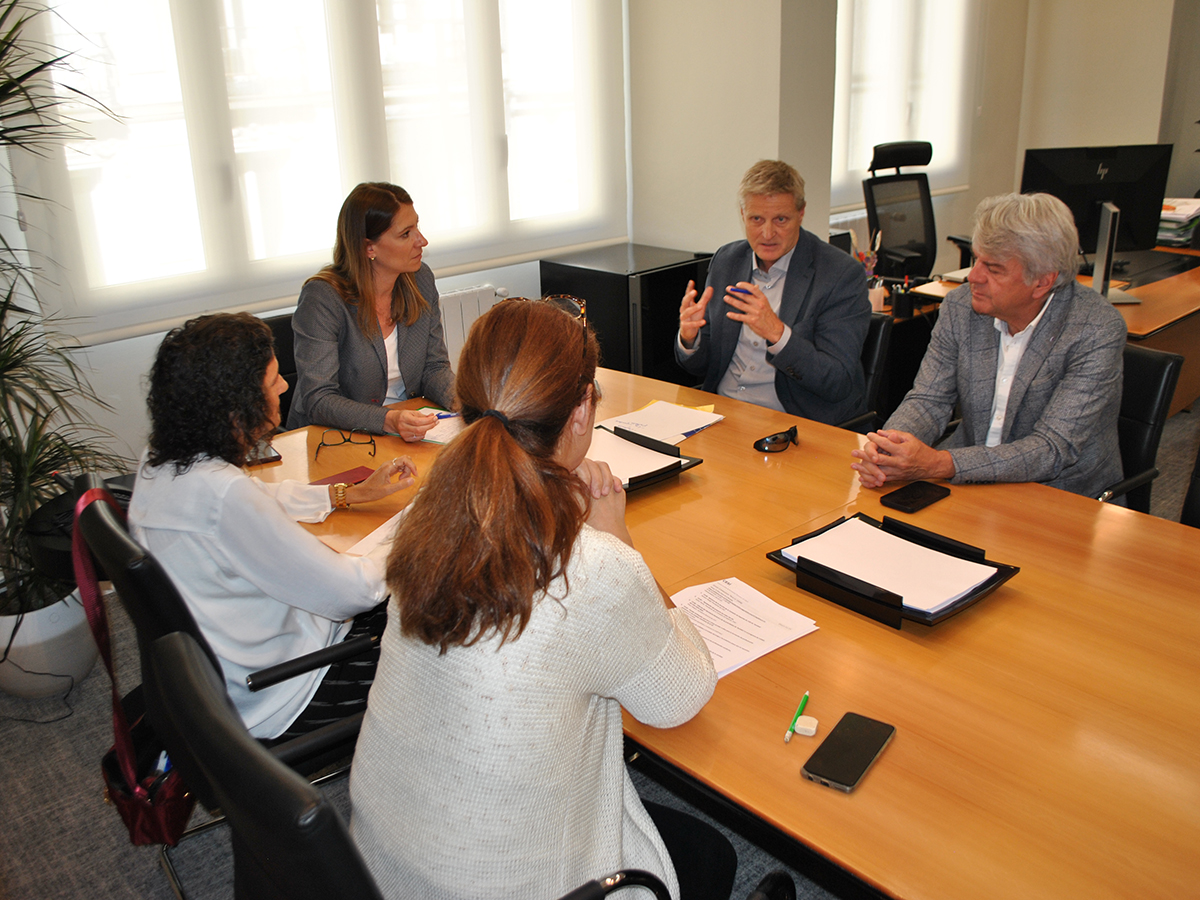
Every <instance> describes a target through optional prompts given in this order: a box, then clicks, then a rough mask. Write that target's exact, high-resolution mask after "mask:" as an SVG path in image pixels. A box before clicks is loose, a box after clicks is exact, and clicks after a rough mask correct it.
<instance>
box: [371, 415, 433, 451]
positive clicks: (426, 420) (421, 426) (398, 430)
mask: <svg viewBox="0 0 1200 900" xmlns="http://www.w3.org/2000/svg"><path fill="white" fill-rule="evenodd" d="M436 424H437V416H435V415H433V414H432V413H423V412H420V411H419V410H415V409H389V410H388V413H387V417H386V418H385V419H384V427H385V428H386V429H387V430H388V431H389V432H391V433H392V434H398V435H400V437H402V438H403V439H404V440H406V441H408V442H409V443H410V444H412V443H416V442H417V441H420V440H423V439H424V438H425V432H427V431H429V429H430V428H432V427H433V426H434V425H436Z"/></svg>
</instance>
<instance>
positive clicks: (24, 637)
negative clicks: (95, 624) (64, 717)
mask: <svg viewBox="0 0 1200 900" xmlns="http://www.w3.org/2000/svg"><path fill="white" fill-rule="evenodd" d="M19 618H20V619H21V626H20V628H19V629H17V636H16V638H15V639H13V643H12V646H11V647H9V650H8V657H7V658H6V659H5V660H4V662H3V663H0V690H2V691H4V692H5V693H6V694H11V695H13V696H14V697H25V698H35V697H49V696H51V695H53V694H64V693H66V692H67V690H68V689H69V688H70V687H72V686H73V685H76V684H79V682H81V681H82V680H83V679H84V678H86V677H87V674H88V673H89V672H90V671H92V666H93V665H95V663H96V657H97V656H98V655H99V651H98V650H97V649H96V642H95V641H94V640H93V639H92V632H91V629H89V628H88V623H87V614H86V613H85V612H84V611H83V603H82V602H80V599H79V592H78V591H73V592H72V593H70V594H68V595H67V596H66V597H64V598H63V599H62V600H60V601H59V602H58V603H55V604H52V605H51V606H47V607H44V608H43V609H39V610H36V611H35V612H31V613H25V615H24V617H23V618H21V617H18V616H0V654H2V653H3V650H4V648H5V647H8V641H9V637H10V636H11V635H12V632H13V628H14V627H15V626H16V624H17V621H18V619H19ZM22 670H24V671H22ZM32 673H47V674H32ZM64 676H69V677H64Z"/></svg>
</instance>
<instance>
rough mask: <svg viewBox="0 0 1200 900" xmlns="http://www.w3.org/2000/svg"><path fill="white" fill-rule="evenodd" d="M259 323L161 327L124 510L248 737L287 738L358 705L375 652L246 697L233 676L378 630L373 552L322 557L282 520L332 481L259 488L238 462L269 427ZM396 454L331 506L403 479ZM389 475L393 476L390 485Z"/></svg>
mask: <svg viewBox="0 0 1200 900" xmlns="http://www.w3.org/2000/svg"><path fill="white" fill-rule="evenodd" d="M285 390H287V383H286V382H285V381H284V380H283V378H281V377H280V375H279V364H278V362H277V361H276V360H275V353H274V349H273V345H272V338H271V329H270V328H269V327H268V326H267V325H266V324H265V323H264V322H262V321H261V320H260V319H256V318H255V317H254V316H251V315H249V314H247V313H238V314H235V315H212V316H202V317H200V318H198V319H193V320H191V321H190V322H188V323H187V324H185V325H183V326H182V327H180V328H176V329H175V330H174V331H172V332H170V333H169V334H168V335H167V336H166V338H165V339H164V340H163V342H162V346H160V347H159V349H158V355H157V357H156V359H155V361H154V366H153V368H152V369H151V370H150V394H149V397H148V400H147V405H148V406H149V410H150V421H151V432H150V446H149V447H148V449H147V450H146V453H145V454H144V456H143V457H142V461H141V465H140V466H139V468H138V476H137V483H136V485H135V486H134V490H133V499H132V501H131V503H130V507H129V524H130V529H131V531H132V533H133V536H134V537H135V538H136V539H137V540H138V541H140V542H141V543H142V544H143V545H144V546H146V547H147V548H148V549H149V550H150V552H151V553H153V554H154V556H155V557H156V558H157V559H158V561H159V563H160V564H161V565H162V566H163V568H164V569H166V571H167V573H168V574H169V575H170V576H171V580H172V581H173V582H174V583H175V585H176V587H178V589H179V592H180V593H181V594H182V595H183V598H184V600H185V601H186V602H187V604H188V608H189V609H190V610H191V612H192V615H193V616H195V618H196V623H197V624H198V625H199V627H200V630H201V631H202V632H203V633H204V636H205V637H206V638H207V639H208V642H209V644H210V645H211V646H212V649H213V652H214V653H216V655H217V657H218V658H219V659H220V661H221V667H222V669H223V670H224V675H225V685H226V688H227V689H228V691H229V696H230V697H231V698H232V699H233V701H234V704H235V705H236V706H237V708H238V712H240V713H241V715H242V719H243V720H244V721H245V723H246V727H247V728H248V729H249V730H250V733H251V734H253V735H255V736H256V737H263V738H274V737H281V736H283V737H290V736H293V735H296V734H301V733H304V732H305V731H311V730H312V729H313V728H316V727H318V726H319V725H321V724H323V722H324V721H328V720H329V719H332V718H338V717H341V716H344V715H348V714H350V713H352V712H355V711H358V710H361V709H362V708H363V707H364V706H365V705H366V694H367V690H368V689H369V686H370V682H371V679H372V678H373V677H374V670H375V659H374V658H368V657H358V658H356V659H354V660H351V661H350V662H348V663H344V664H342V665H341V666H334V667H332V668H330V669H328V670H320V671H316V672H311V673H308V674H307V675H302V676H300V677H298V678H293V679H290V680H288V681H286V682H283V683H282V684H279V685H277V686H275V687H271V688H268V689H266V690H264V691H261V692H259V693H255V694H251V693H250V691H249V690H248V688H247V687H246V675H247V674H249V673H250V672H253V671H256V670H258V669H262V668H265V667H267V666H271V665H274V664H276V663H280V662H283V661H284V660H287V659H292V658H293V657H296V656H300V655H301V654H304V653H308V652H310V651H313V650H319V649H321V648H323V647H328V646H330V645H332V644H334V643H336V642H337V641H341V640H343V639H345V638H347V637H350V636H357V635H358V634H363V633H371V632H375V633H382V630H383V624H384V621H385V618H386V613H385V611H384V607H383V603H382V601H383V600H384V597H385V596H386V594H387V588H386V586H385V585H384V568H383V564H384V559H385V556H386V550H381V551H380V552H379V553H378V554H377V555H374V556H371V555H368V556H365V557H361V558H359V557H351V556H344V555H342V554H339V553H336V552H334V551H333V550H331V549H330V548H328V547H326V546H325V545H324V544H322V543H321V542H320V541H319V540H317V538H316V537H314V536H313V535H311V534H309V533H308V532H307V531H305V530H304V529H303V528H301V527H300V526H299V525H297V524H296V523H297V522H298V521H300V522H320V521H322V520H324V519H325V518H326V517H327V516H328V515H329V514H330V513H331V512H332V511H333V508H334V501H335V489H334V488H333V486H324V485H307V484H301V483H299V482H295V481H284V482H281V483H279V484H267V483H264V482H262V481H259V480H258V479H257V478H253V477H251V476H249V475H247V474H246V473H245V472H244V471H243V470H242V466H244V465H245V464H246V461H247V457H248V454H249V453H250V451H251V449H252V448H253V447H254V446H255V444H256V443H257V442H258V441H259V440H260V439H261V438H263V437H265V436H266V435H268V434H270V433H271V432H272V431H273V430H274V429H275V428H277V427H278V426H279V397H280V395H281V394H282V393H283V392H284V391H285ZM415 475H416V468H415V467H414V466H413V463H412V460H411V459H409V458H408V457H401V458H398V459H393V460H392V461H391V462H389V463H387V464H386V465H383V466H380V467H379V468H378V469H376V470H375V472H374V473H373V474H372V475H371V476H370V477H369V478H367V479H366V480H365V481H363V482H362V483H360V484H357V485H352V486H350V487H349V488H345V493H344V498H341V505H344V506H348V505H351V504H358V503H367V502H370V501H372V500H378V499H380V498H382V497H385V496H387V495H388V494H391V493H393V492H395V491H397V490H400V489H401V488H404V487H408V486H409V485H411V484H412V483H413V481H414V476H415ZM393 478H398V480H397V481H393V480H392V479H393Z"/></svg>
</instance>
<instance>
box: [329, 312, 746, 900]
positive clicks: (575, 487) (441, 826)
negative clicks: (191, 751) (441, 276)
mask: <svg viewBox="0 0 1200 900" xmlns="http://www.w3.org/2000/svg"><path fill="white" fill-rule="evenodd" d="M598 352H599V348H598V345H597V343H596V338H595V336H594V335H593V334H592V333H591V332H590V331H589V330H588V329H587V328H586V326H585V325H584V323H583V322H582V321H581V320H580V319H578V318H571V317H570V316H569V315H567V314H566V313H565V312H564V311H563V310H560V309H557V308H555V306H553V305H551V304H550V303H544V302H524V303H521V302H516V301H512V300H509V301H505V302H502V303H499V304H497V305H496V306H494V307H493V308H492V309H491V310H490V311H489V312H487V313H486V314H485V315H483V316H481V317H480V318H479V319H478V320H477V321H476V322H475V325H474V326H473V327H472V328H471V333H470V336H469V337H468V339H467V342H466V346H464V348H463V351H462V356H461V358H460V363H459V371H458V378H457V380H456V382H455V391H456V392H457V394H458V398H459V402H460V403H461V406H462V415H463V421H464V422H465V423H466V426H467V427H466V429H465V430H464V431H463V433H462V434H460V435H459V436H458V437H456V438H455V439H454V440H453V441H452V442H451V443H450V444H449V445H447V446H446V448H445V449H444V450H443V451H442V452H441V454H440V455H439V456H438V458H437V460H436V462H434V464H433V466H432V467H431V469H430V473H429V476H428V479H427V481H426V484H425V486H424V487H423V489H422V490H421V492H420V493H419V494H418V495H417V497H416V498H415V499H414V500H413V502H412V505H411V506H410V510H411V512H410V513H409V514H408V515H407V516H406V517H405V519H404V521H403V522H402V524H401V525H400V529H399V531H398V532H397V534H396V539H395V542H394V544H393V549H392V554H391V556H390V557H389V559H388V584H389V586H390V587H391V588H392V597H393V602H392V603H391V604H389V615H390V616H391V623H390V624H389V626H388V629H387V632H386V633H385V634H384V637H383V652H382V655H381V657H380V663H379V673H378V677H377V679H376V681H375V685H374V687H373V688H372V691H371V705H370V707H369V708H368V710H367V715H366V719H365V720H364V722H363V729H362V735H361V737H360V738H359V742H358V748H357V750H356V752H355V756H354V773H353V775H352V776H351V782H350V795H351V798H352V801H353V805H354V817H353V820H352V822H351V828H352V830H353V832H354V837H355V841H356V843H357V844H358V847H359V849H360V850H361V851H362V854H363V857H364V858H365V859H366V862H367V865H368V866H369V867H370V868H371V870H372V872H373V873H374V875H375V879H376V881H377V882H378V884H379V887H380V890H381V892H382V893H383V895H384V896H385V897H397V898H399V897H425V898H439V900H450V898H455V900H467V898H484V897H488V898H490V897H497V896H504V897H557V896H559V895H560V894H563V893H565V892H566V891H567V890H569V889H570V888H571V887H572V886H574V885H577V884H579V883H581V882H584V881H587V880H588V879H591V878H598V877H600V876H602V875H604V874H606V873H607V872H610V871H612V870H614V869H620V868H637V869H648V870H650V871H652V872H654V873H655V874H657V875H659V876H660V877H661V878H663V879H664V880H665V881H666V882H667V883H668V884H669V885H670V886H671V888H672V896H673V897H683V898H685V900H691V898H694V897H702V896H709V895H711V896H718V897H721V898H723V900H724V898H728V896H729V891H730V888H731V887H732V885H733V877H734V871H735V869H736V867H737V857H736V855H735V853H734V851H733V848H732V846H731V845H730V844H729V842H728V841H727V840H726V839H725V838H724V837H722V836H721V835H720V834H719V833H718V832H716V831H715V830H714V829H711V828H709V827H708V826H705V825H704V824H703V823H701V822H699V821H698V820H695V819H692V818H690V817H688V816H684V815H682V814H679V813H674V812H673V811H671V810H667V809H664V808H662V807H653V806H652V805H649V804H643V803H642V802H641V800H640V799H639V798H638V795H637V793H636V791H635V790H634V788H633V784H632V783H631V782H630V780H629V776H628V775H627V774H626V772H625V764H624V760H623V757H622V738H621V708H622V707H624V708H625V709H626V710H628V711H629V712H630V714H632V715H634V716H636V717H637V718H638V719H639V720H640V721H642V722H646V723H649V724H651V725H656V726H659V727H663V728H668V727H671V726H673V725H678V724H680V723H682V722H685V721H687V720H688V719H690V718H691V717H692V716H694V715H695V714H696V713H697V712H699V710H700V708H701V707H702V706H704V704H705V702H706V701H707V700H708V698H709V696H710V695H711V694H712V691H713V687H714V686H715V685H716V682H717V676H716V673H715V672H714V671H713V664H712V660H711V659H710V657H709V654H708V650H707V649H706V648H705V646H704V642H703V640H702V639H701V637H700V635H699V634H698V633H697V632H696V630H695V629H694V628H693V627H692V625H691V623H690V622H689V621H688V620H687V617H686V616H684V615H683V614H682V613H680V612H679V611H677V610H673V609H669V608H668V605H669V601H666V600H665V595H664V594H663V593H662V590H661V588H660V587H659V586H658V584H657V583H656V582H655V580H654V576H653V575H652V574H651V572H650V570H649V568H647V566H646V563H645V561H644V560H643V559H642V557H641V555H640V554H639V553H638V552H637V551H636V550H635V549H634V548H633V545H632V544H633V541H632V538H631V537H630V534H629V529H628V528H627V527H626V525H625V494H624V492H623V491H622V489H621V483H620V481H619V480H617V479H614V477H613V475H612V473H611V472H610V471H609V468H608V466H607V465H605V464H604V463H597V462H592V461H591V460H588V459H586V458H585V457H586V453H587V451H588V447H589V446H590V444H591V439H592V428H593V425H594V420H595V414H596V399H597V397H596V391H597V388H596V385H595V383H594V381H593V379H594V378H595V373H596V361H597V357H598ZM672 857H675V858H676V859H678V860H679V861H680V865H679V867H678V872H679V874H680V879H679V882H677V881H676V871H677V870H676V867H675V866H673V865H672ZM680 884H682V891H681V890H680Z"/></svg>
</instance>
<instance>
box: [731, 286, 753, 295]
mask: <svg viewBox="0 0 1200 900" xmlns="http://www.w3.org/2000/svg"><path fill="white" fill-rule="evenodd" d="M727 290H728V291H729V292H730V293H731V294H749V293H750V291H748V290H747V289H746V288H735V287H731V288H728V289H727Z"/></svg>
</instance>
